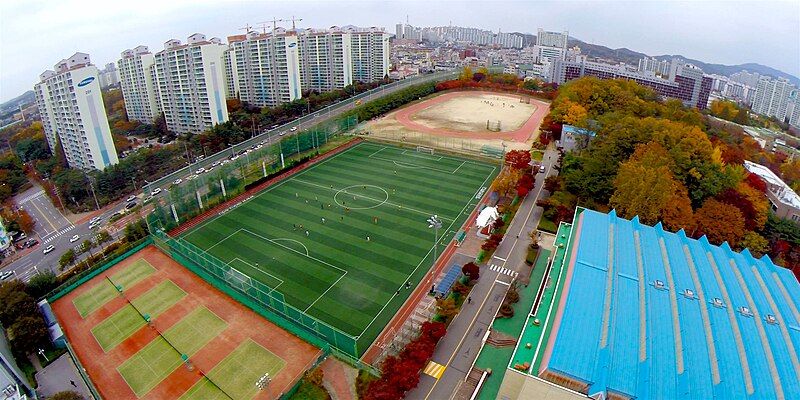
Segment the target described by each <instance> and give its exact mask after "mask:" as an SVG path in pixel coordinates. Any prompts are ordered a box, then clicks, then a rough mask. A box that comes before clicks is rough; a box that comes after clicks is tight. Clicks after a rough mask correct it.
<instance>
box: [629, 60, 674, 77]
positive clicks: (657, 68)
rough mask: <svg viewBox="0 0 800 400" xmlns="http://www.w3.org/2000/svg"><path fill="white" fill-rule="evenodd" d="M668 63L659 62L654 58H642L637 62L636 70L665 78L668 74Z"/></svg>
mask: <svg viewBox="0 0 800 400" xmlns="http://www.w3.org/2000/svg"><path fill="white" fill-rule="evenodd" d="M669 65H670V63H669V61H666V60H664V61H659V60H658V59H657V58H654V57H644V58H642V59H641V60H639V68H637V70H638V71H639V72H641V73H643V74H646V73H648V72H649V73H652V74H654V75H661V76H667V74H669Z"/></svg>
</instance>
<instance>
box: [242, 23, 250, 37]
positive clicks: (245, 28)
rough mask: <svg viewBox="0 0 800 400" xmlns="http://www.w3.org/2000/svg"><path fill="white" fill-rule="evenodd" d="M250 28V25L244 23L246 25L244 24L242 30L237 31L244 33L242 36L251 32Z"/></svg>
mask: <svg viewBox="0 0 800 400" xmlns="http://www.w3.org/2000/svg"><path fill="white" fill-rule="evenodd" d="M252 28H253V27H252V26H250V24H247V23H246V24H244V27H242V28H239V30H240V31H244V34H245V35H246V34H248V33H250V30H251V29H252Z"/></svg>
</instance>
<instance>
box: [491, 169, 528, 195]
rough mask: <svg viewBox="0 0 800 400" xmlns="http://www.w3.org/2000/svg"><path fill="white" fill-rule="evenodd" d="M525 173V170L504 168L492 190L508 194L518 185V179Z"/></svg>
mask: <svg viewBox="0 0 800 400" xmlns="http://www.w3.org/2000/svg"><path fill="white" fill-rule="evenodd" d="M524 173H525V171H523V170H519V169H514V168H504V169H503V170H502V171H501V172H500V174H498V175H497V178H495V179H494V182H493V183H492V190H494V191H495V192H497V193H498V194H500V195H501V196H508V194H509V193H510V192H511V190H513V189H515V188H516V187H517V181H519V178H520V177H522V175H523V174H524Z"/></svg>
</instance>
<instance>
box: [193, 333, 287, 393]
mask: <svg viewBox="0 0 800 400" xmlns="http://www.w3.org/2000/svg"><path fill="white" fill-rule="evenodd" d="M285 365H286V362H285V361H284V360H283V359H282V358H280V357H278V356H276V355H275V354H273V353H272V352H271V351H269V350H267V349H265V348H264V347H263V346H261V345H260V344H258V343H256V342H254V341H253V340H251V339H248V340H247V341H245V342H244V343H242V344H241V345H239V347H237V348H236V350H234V351H232V352H231V353H230V354H228V356H227V357H225V359H223V360H222V361H221V362H220V363H219V364H217V366H215V367H214V369H212V370H211V372H208V377H209V379H211V380H212V381H214V383H216V384H217V385H219V386H220V387H221V388H222V390H224V391H225V392H226V393H229V394H230V395H231V396H232V397H233V398H234V399H251V398H253V396H255V395H256V393H257V392H258V388H257V387H256V386H255V385H254V382H257V381H258V379H259V378H260V377H262V376H263V375H264V374H265V373H268V374H269V375H270V376H276V375H277V374H278V372H280V371H281V370H282V369H283V367H284V366H285Z"/></svg>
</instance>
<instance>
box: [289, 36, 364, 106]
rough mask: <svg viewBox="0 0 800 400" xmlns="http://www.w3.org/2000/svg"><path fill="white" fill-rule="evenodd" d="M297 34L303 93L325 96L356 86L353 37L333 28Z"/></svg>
mask: <svg viewBox="0 0 800 400" xmlns="http://www.w3.org/2000/svg"><path fill="white" fill-rule="evenodd" d="M298 33H299V35H298V36H299V38H300V41H299V47H300V82H301V86H302V88H303V89H304V90H316V91H318V92H326V91H330V90H334V89H342V88H344V87H345V86H347V85H350V84H352V83H353V60H352V47H351V46H352V37H351V34H350V33H349V32H348V31H345V30H343V29H341V28H339V27H332V28H330V29H310V28H309V29H305V30H302V31H300V32H298Z"/></svg>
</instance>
